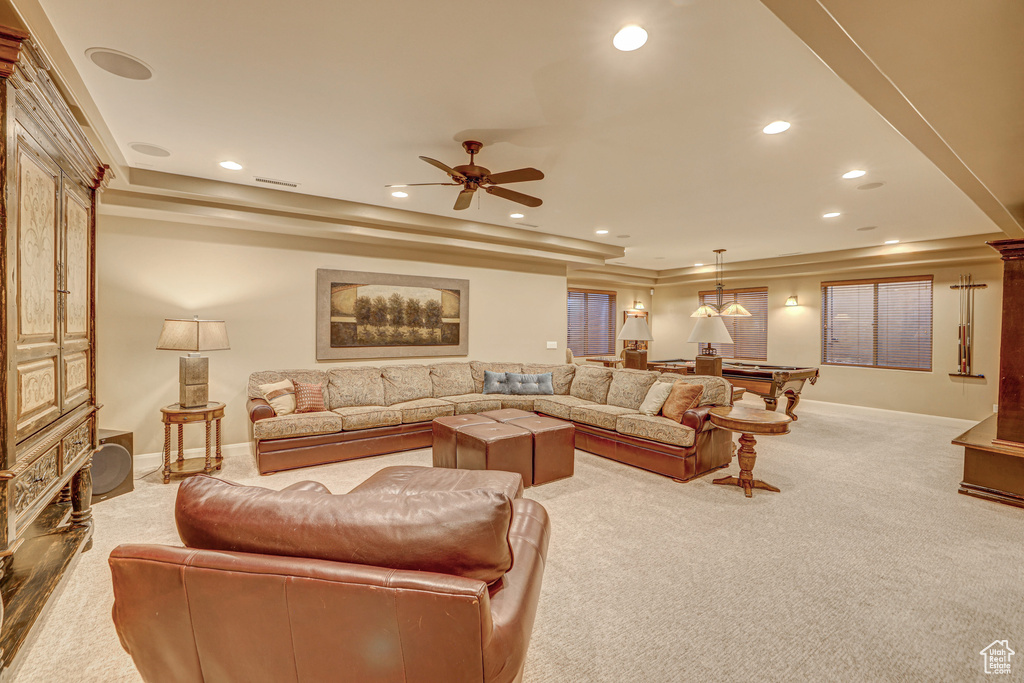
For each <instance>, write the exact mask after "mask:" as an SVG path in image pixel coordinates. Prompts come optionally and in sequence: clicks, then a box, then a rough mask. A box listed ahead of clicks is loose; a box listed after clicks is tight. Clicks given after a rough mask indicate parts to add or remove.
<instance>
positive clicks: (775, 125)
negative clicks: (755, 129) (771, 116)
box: [761, 121, 789, 135]
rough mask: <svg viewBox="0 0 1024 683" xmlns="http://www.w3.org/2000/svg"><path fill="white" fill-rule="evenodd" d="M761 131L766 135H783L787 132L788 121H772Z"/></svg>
mask: <svg viewBox="0 0 1024 683" xmlns="http://www.w3.org/2000/svg"><path fill="white" fill-rule="evenodd" d="M761 130H763V131H764V132H765V133H767V134H768V135H776V134H778V133H785V132H786V131H787V130H789V121H772V122H771V123H769V124H768V125H767V126H765V127H764V128H762V129H761Z"/></svg>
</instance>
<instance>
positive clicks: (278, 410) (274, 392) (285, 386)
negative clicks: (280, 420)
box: [260, 379, 295, 417]
mask: <svg viewBox="0 0 1024 683" xmlns="http://www.w3.org/2000/svg"><path fill="white" fill-rule="evenodd" d="M260 392H261V393H262V394H263V398H264V399H266V401H267V403H269V404H270V407H271V408H273V409H274V414H275V415H277V416H279V417H280V416H281V415H291V414H292V413H294V412H295V387H294V386H293V385H292V381H291V380H290V379H284V380H281V381H280V382H274V383H273V384H261V385H260Z"/></svg>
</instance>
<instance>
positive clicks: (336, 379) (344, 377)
mask: <svg viewBox="0 0 1024 683" xmlns="http://www.w3.org/2000/svg"><path fill="white" fill-rule="evenodd" d="M327 376H328V379H329V380H330V385H329V386H328V388H327V395H328V399H329V400H330V402H329V403H328V404H327V405H328V406H330V407H331V408H332V409H333V408H347V407H349V406H382V405H384V380H383V379H382V378H381V370H380V368H378V367H362V368H334V369H333V370H330V371H329V372H328V373H327Z"/></svg>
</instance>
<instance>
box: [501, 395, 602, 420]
mask: <svg viewBox="0 0 1024 683" xmlns="http://www.w3.org/2000/svg"><path fill="white" fill-rule="evenodd" d="M592 405H595V403H594V401H588V400H587V399H585V398H577V397H575V396H558V395H555V396H538V397H537V398H536V399H534V401H533V410H534V412H537V413H544V414H545V415H550V416H552V417H560V418H562V419H563V420H569V419H571V418H570V417H569V414H570V412H571V410H572V409H573V408H575V407H576V406H592ZM509 407H510V408H516V407H518V406H509Z"/></svg>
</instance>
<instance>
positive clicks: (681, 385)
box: [661, 380, 704, 422]
mask: <svg viewBox="0 0 1024 683" xmlns="http://www.w3.org/2000/svg"><path fill="white" fill-rule="evenodd" d="M703 394H704V387H703V386H701V385H700V384H690V383H689V382H684V381H682V380H679V381H677V382H676V383H675V384H673V385H672V391H670V392H669V394H668V398H667V399H665V405H663V406H662V407H661V414H662V415H664V416H665V417H667V418H668V419H670V420H675V421H676V422H682V421H683V413H685V412H686V411H687V410H690V409H691V408H696V407H697V406H698V405H700V397H701V396H702V395H703Z"/></svg>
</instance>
